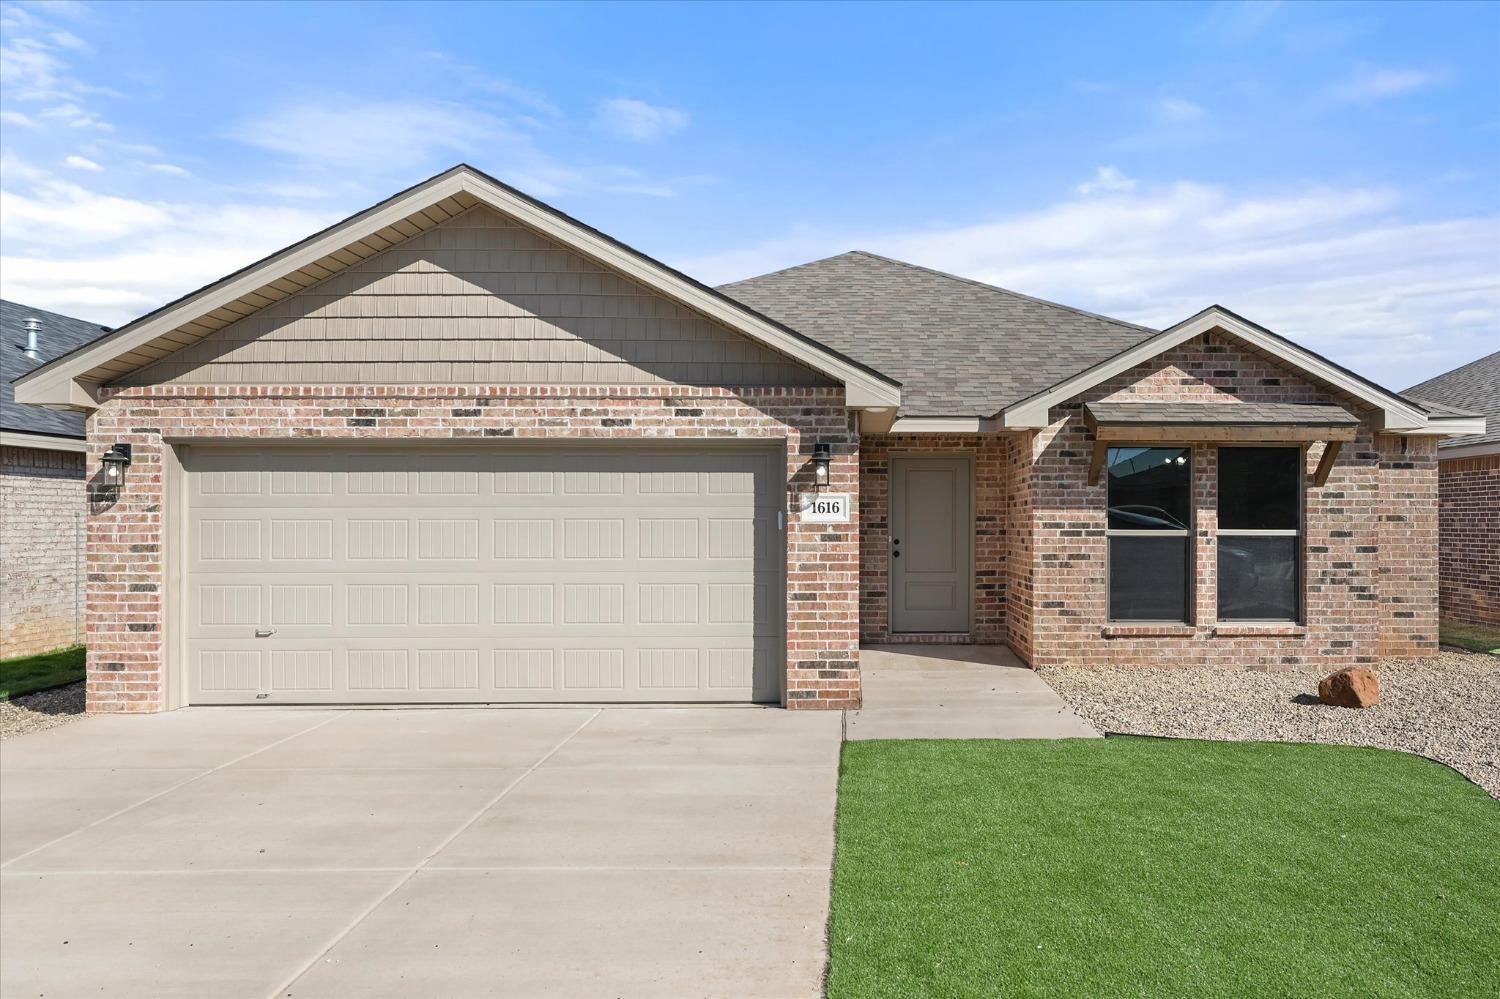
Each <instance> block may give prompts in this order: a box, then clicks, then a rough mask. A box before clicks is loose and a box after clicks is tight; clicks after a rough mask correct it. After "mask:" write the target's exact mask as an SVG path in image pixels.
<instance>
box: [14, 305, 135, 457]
mask: <svg viewBox="0 0 1500 999" xmlns="http://www.w3.org/2000/svg"><path fill="white" fill-rule="evenodd" d="M27 319H40V320H41V321H42V328H41V330H40V331H39V332H38V334H37V347H38V351H39V353H40V354H41V355H42V359H41V360H40V361H33V360H31V359H30V358H29V357H27V356H26V355H25V354H22V353H21V347H22V345H24V344H25V343H26V327H25V321H26V320H27ZM107 332H109V327H107V326H100V325H98V324H97V323H90V322H85V321H84V320H82V319H74V318H73V317H72V316H65V315H62V314H61V313H58V312H49V311H47V310H46V309H35V308H32V307H31V306H29V305H22V304H21V303H19V302H7V301H3V300H0V430H5V431H10V432H12V433H19V434H37V435H43V436H50V437H69V438H75V439H77V440H82V439H83V437H84V427H83V422H84V418H83V414H82V413H59V412H55V411H53V410H50V409H41V408H39V407H37V406H23V405H19V404H18V403H17V402H16V399H15V388H14V386H12V385H11V381H12V380H13V379H16V378H19V377H21V376H22V375H24V374H26V373H27V372H28V371H32V370H34V369H35V368H38V367H40V366H41V365H42V364H44V363H46V362H47V361H49V360H51V359H53V358H55V357H58V356H60V355H62V354H66V353H68V352H69V351H71V350H74V349H75V348H78V347H81V346H83V345H84V344H86V343H90V342H92V341H94V340H97V339H98V338H99V337H100V336H101V335H103V334H104V333H107Z"/></svg>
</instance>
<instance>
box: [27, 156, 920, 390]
mask: <svg viewBox="0 0 1500 999" xmlns="http://www.w3.org/2000/svg"><path fill="white" fill-rule="evenodd" d="M478 204H485V205H488V206H490V207H491V208H493V209H495V210H497V211H500V212H502V213H504V214H506V215H509V216H510V217H512V218H514V219H516V220H517V221H519V222H521V223H522V224H524V225H526V226H528V227H530V228H532V229H534V230H536V231H537V232H540V233H541V234H542V235H544V236H546V237H548V238H550V239H553V240H556V241H557V242H559V243H561V244H563V245H564V246H567V247H569V248H570V249H572V250H575V251H577V252H579V253H582V254H584V255H585V256H588V257H591V258H593V259H595V260H598V261H599V262H601V263H603V264H605V265H607V266H610V267H612V268H614V269H615V270H617V271H618V272H620V273H621V274H624V275H625V276H626V277H628V278H630V279H632V280H634V281H636V282H638V283H640V284H642V285H644V286H645V287H648V288H650V289H651V290H653V291H655V292H657V293H659V294H662V295H664V296H666V297H667V298H670V299H673V300H675V301H677V302H679V303H681V304H682V305H685V306H687V307H689V308H691V309H694V310H695V311H697V312H699V313H702V314H703V315H705V316H707V317H708V318H710V319H712V320H715V321H717V322H719V323H721V324H723V325H724V326H727V327H728V328H730V329H732V330H735V331H736V332H738V333H741V334H743V335H745V336H747V337H750V338H751V339H753V340H756V341H759V342H760V343H762V344H764V345H766V346H768V347H770V348H772V349H773V350H777V351H779V352H780V353H782V354H785V355H787V356H789V357H791V358H793V359H794V360H797V361H799V362H801V363H803V364H805V365H807V366H808V367H810V368H812V369H814V370H816V371H820V372H822V373H823V374H825V375H827V376H829V377H830V378H833V379H835V380H836V381H838V382H840V383H842V384H843V385H844V386H845V391H846V400H847V402H848V404H849V405H850V406H852V407H874V408H887V409H889V408H892V407H894V406H896V405H897V404H898V403H899V401H900V396H901V391H900V384H899V382H897V381H896V380H895V379H893V378H891V377H889V376H888V375H885V374H882V373H881V372H879V371H877V370H876V369H875V368H873V367H871V366H869V365H867V364H864V363H862V362H860V361H856V360H854V359H853V358H850V357H847V356H845V355H843V354H841V353H839V352H838V351H837V350H834V349H831V348H829V347H828V346H826V345H824V344H821V343H819V342H817V341H816V340H814V339H812V338H811V337H808V336H806V335H804V334H803V333H801V332H798V331H796V330H793V329H791V328H789V327H787V326H785V325H783V324H781V323H779V322H777V321H775V320H773V319H770V318H768V317H766V316H763V315H761V314H759V313H757V312H755V311H754V310H753V309H752V308H749V307H747V306H746V305H744V304H742V303H740V302H737V301H735V300H734V299H732V298H729V297H728V296H726V295H724V294H722V293H720V292H718V291H715V290H714V289H712V288H709V287H708V286H707V285H704V284H702V283H700V282H698V281H695V280H693V279H692V278H690V277H688V276H687V275H685V274H682V273H681V272H679V271H677V270H674V269H673V268H670V267H668V266H667V265H665V264H663V263H661V262H659V261H657V260H654V259H652V258H650V257H648V256H646V255H645V254H643V253H640V252H639V251H637V250H635V249H632V248H631V247H629V246H626V245H625V244H624V243H621V242H620V241H619V240H616V239H613V238H612V237H609V236H606V235H605V234H603V233H601V232H599V231H598V230H597V229H594V228H592V227H591V226H588V225H585V224H584V223H582V222H579V221H578V220H576V219H573V218H571V217H569V216H568V215H565V214H564V213H562V212H560V211H557V210H556V209H554V208H552V207H550V206H548V205H545V204H543V203H542V202H540V201H537V200H536V199H535V198H532V197H530V196H528V195H526V194H523V193H521V192H520V191H517V190H516V189H515V188H512V187H509V186H508V185H506V184H503V183H501V182H500V181H498V180H496V179H495V178H493V177H490V176H489V175H487V174H484V173H482V172H480V171H478V170H476V169H474V168H473V167H471V166H468V165H467V164H459V165H458V166H455V167H453V168H451V169H449V170H445V171H444V172H443V173H440V174H438V175H437V176H435V177H431V178H429V179H428V180H425V181H423V182H422V183H420V184H417V185H415V186H413V187H410V188H407V189H406V190H405V191H402V192H400V193H399V194H396V195H393V196H392V197H390V198H387V199H386V200H385V201H382V202H381V203H380V204H378V205H375V206H373V207H371V208H368V209H366V210H365V211H363V212H360V213H358V214H356V215H353V216H350V217H349V218H347V219H345V220H343V221H342V222H339V223H336V224H335V225H333V226H330V227H329V228H327V229H324V230H323V231H321V232H319V233H315V234H314V235H312V236H309V237H308V238H307V239H304V240H302V241H301V242H299V243H296V244H293V245H292V246H289V247H287V248H286V249H284V250H281V251H279V252H277V253H274V254H272V255H271V256H269V257H266V258H264V259H263V260H260V261H257V262H256V263H253V264H250V265H249V266H247V267H244V268H242V269H240V270H238V271H236V272H234V273H233V274H230V275H228V276H227V277H225V278H222V279H221V280H219V281H216V282H214V283H213V284H210V285H208V286H206V287H204V288H200V289H198V290H197V291H195V292H192V293H190V294H188V295H185V296H183V297H182V298H180V299H178V300H176V301H175V302H170V303H168V304H167V305H164V306H162V307H161V308H160V309H157V310H156V311H154V312H151V313H149V314H147V315H145V316H142V317H141V318H139V319H137V320H135V321H134V322H131V323H128V324H127V325H125V326H122V327H120V328H119V329H117V330H115V331H113V332H111V333H109V334H107V335H106V336H103V337H101V338H99V339H98V340H96V341H95V342H93V343H91V344H89V345H87V346H85V347H82V348H80V349H78V350H75V351H73V352H71V353H69V354H67V355H64V356H63V357H60V358H57V359H56V360H53V361H51V362H49V363H48V364H45V365H43V366H41V367H40V368H38V369H36V370H35V371H32V372H30V373H29V374H27V375H25V376H23V377H22V378H21V379H19V380H18V382H17V384H16V393H17V398H18V399H20V400H22V401H23V402H31V403H37V404H44V405H51V406H68V407H76V408H91V407H94V406H97V405H98V402H97V391H98V388H99V386H101V385H104V384H107V383H109V382H110V381H112V380H114V379H117V378H119V377H121V376H122V375H124V374H126V373H128V372H130V371H133V370H135V369H136V368H139V367H141V366H142V365H144V364H148V363H150V362H152V361H155V360H159V359H160V358H162V357H165V356H166V355H168V354H170V353H172V352H173V351H176V350H178V349H179V348H181V347H184V346H187V345H189V344H191V343H195V342H197V341H198V340H200V339H202V338H203V337H205V336H207V335H208V334H210V333H212V332H214V331H215V330H218V329H222V328H223V327H225V326H228V325H229V324H231V323H233V322H235V321H237V320H239V319H242V318H244V317H245V316H248V315H251V314H252V313H254V312H256V311H258V310H259V309H261V308H263V307H265V306H266V305H269V304H271V303H272V302H276V301H280V300H281V299H283V298H286V297H287V296H289V295H293V294H295V293H297V292H298V291H301V290H302V289H304V288H307V287H310V286H312V285H314V284H317V283H318V282H320V281H323V280H325V279H326V278H328V277H330V276H332V275H333V274H336V273H338V272H340V271H341V270H343V269H345V268H347V267H349V266H352V265H353V264H355V263H358V262H359V261H360V260H364V259H366V258H368V257H371V256H374V255H375V254H376V253H379V252H381V251H383V250H386V249H389V248H390V247H392V246H395V245H398V244H400V243H401V242H402V241H404V240H405V239H407V238H409V237H411V236H414V235H416V234H418V233H420V232H425V231H426V230H428V229H431V228H433V227H434V226H437V225H440V224H441V223H442V222H444V221H446V220H447V219H449V218H452V217H453V216H454V215H457V214H459V213H461V212H463V211H467V210H468V209H469V208H472V207H474V206H475V205H478Z"/></svg>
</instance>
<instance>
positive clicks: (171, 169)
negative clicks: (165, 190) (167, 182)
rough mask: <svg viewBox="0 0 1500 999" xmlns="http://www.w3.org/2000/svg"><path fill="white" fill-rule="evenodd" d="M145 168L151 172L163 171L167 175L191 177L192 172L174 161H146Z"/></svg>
mask: <svg viewBox="0 0 1500 999" xmlns="http://www.w3.org/2000/svg"><path fill="white" fill-rule="evenodd" d="M146 169H147V170H150V171H151V172H152V173H164V174H166V175H167V176H169V177H191V176H192V173H191V172H189V171H187V170H184V169H183V168H182V167H180V166H178V165H177V164H175V163H148V164H146Z"/></svg>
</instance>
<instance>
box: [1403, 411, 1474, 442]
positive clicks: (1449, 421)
mask: <svg viewBox="0 0 1500 999" xmlns="http://www.w3.org/2000/svg"><path fill="white" fill-rule="evenodd" d="M1484 431H1485V419H1484V417H1482V416H1431V417H1428V419H1427V425H1426V426H1425V427H1418V428H1416V429H1414V430H1392V431H1390V433H1393V434H1403V435H1406V436H1413V437H1473V436H1475V435H1476V434H1482V433H1484Z"/></svg>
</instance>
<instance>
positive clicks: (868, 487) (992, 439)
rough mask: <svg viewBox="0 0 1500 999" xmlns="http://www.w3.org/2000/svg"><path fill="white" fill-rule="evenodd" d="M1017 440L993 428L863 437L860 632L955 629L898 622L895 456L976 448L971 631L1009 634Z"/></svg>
mask: <svg viewBox="0 0 1500 999" xmlns="http://www.w3.org/2000/svg"><path fill="white" fill-rule="evenodd" d="M1009 446H1010V445H1009V440H1008V439H1007V438H1005V437H1001V436H997V435H993V434H988V435H985V436H982V437H975V436H972V435H957V434H948V435H943V434H897V435H894V436H865V437H863V438H861V439H860V445H859V454H860V461H859V519H860V538H859V555H860V563H859V568H860V573H859V626H860V637H861V638H863V639H864V640H865V641H867V642H891V641H913V640H918V641H920V640H923V639H927V640H939V641H948V642H951V641H953V640H954V638H953V636H951V635H944V636H923V635H902V634H892V632H891V630H890V590H889V586H890V551H891V531H890V484H891V476H890V461H891V459H892V458H900V457H903V456H908V455H952V456H959V455H964V456H968V457H969V458H971V459H972V460H973V463H974V618H973V624H972V626H971V628H970V633H969V636H968V639H969V640H970V641H975V642H1003V641H1004V640H1005V599H1006V588H1007V585H1008V580H1007V578H1006V546H1007V544H1008V539H1007V537H1006V531H1005V525H1006V509H1005V508H1006V502H1007V499H1008V491H1009V485H1010V475H1009V469H1008V468H1007V453H1008V449H1009Z"/></svg>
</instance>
